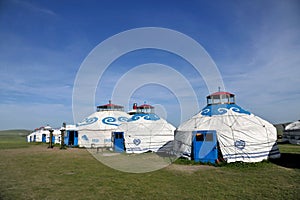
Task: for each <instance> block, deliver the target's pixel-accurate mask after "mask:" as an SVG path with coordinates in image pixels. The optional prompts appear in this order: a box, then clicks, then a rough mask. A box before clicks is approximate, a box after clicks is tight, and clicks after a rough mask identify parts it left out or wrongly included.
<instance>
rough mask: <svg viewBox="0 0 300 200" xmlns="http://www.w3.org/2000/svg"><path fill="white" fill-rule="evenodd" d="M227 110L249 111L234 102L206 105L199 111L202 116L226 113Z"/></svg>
mask: <svg viewBox="0 0 300 200" xmlns="http://www.w3.org/2000/svg"><path fill="white" fill-rule="evenodd" d="M228 111H233V112H236V113H241V114H246V115H250V114H251V113H250V112H249V111H247V110H244V109H243V108H241V107H240V106H238V105H236V104H217V105H208V106H206V107H205V108H203V109H202V110H201V111H200V114H201V115H204V116H213V115H223V114H226V113H228Z"/></svg>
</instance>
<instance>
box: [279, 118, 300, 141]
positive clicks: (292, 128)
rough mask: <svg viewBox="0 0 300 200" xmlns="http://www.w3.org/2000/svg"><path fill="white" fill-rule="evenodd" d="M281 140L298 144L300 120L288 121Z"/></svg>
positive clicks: (299, 139)
mask: <svg viewBox="0 0 300 200" xmlns="http://www.w3.org/2000/svg"><path fill="white" fill-rule="evenodd" d="M282 142H289V143H291V144H300V120H298V121H295V122H293V123H290V124H289V125H287V126H286V127H285V129H284V131H283V137H282Z"/></svg>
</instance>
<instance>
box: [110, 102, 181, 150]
mask: <svg viewBox="0 0 300 200" xmlns="http://www.w3.org/2000/svg"><path fill="white" fill-rule="evenodd" d="M130 114H131V117H130V118H129V119H128V120H127V122H124V123H122V124H121V125H120V126H119V127H118V129H117V130H116V131H115V132H114V137H113V140H114V141H113V144H114V151H117V152H123V151H126V153H143V152H148V151H152V152H157V151H158V150H159V149H161V148H162V147H163V146H164V145H166V144H168V143H169V142H171V141H173V140H174V131H175V127H174V126H173V125H172V124H170V123H168V122H167V121H166V120H164V119H162V118H160V117H159V116H158V115H156V114H155V113H154V107H153V106H151V105H149V104H143V105H141V106H137V105H136V104H134V106H133V110H132V111H130Z"/></svg>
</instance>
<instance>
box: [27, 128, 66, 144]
mask: <svg viewBox="0 0 300 200" xmlns="http://www.w3.org/2000/svg"><path fill="white" fill-rule="evenodd" d="M49 138H50V132H49V130H46V129H45V127H43V126H41V127H39V128H36V129H34V131H33V132H32V133H30V134H29V135H28V136H27V142H45V143H48V142H49ZM52 142H53V143H57V144H58V143H60V130H59V129H53V137H52Z"/></svg>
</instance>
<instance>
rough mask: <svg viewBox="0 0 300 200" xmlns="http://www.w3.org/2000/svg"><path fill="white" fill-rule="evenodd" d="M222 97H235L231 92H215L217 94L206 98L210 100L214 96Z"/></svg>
mask: <svg viewBox="0 0 300 200" xmlns="http://www.w3.org/2000/svg"><path fill="white" fill-rule="evenodd" d="M220 95H229V96H234V94H232V93H230V92H224V91H219V92H215V93H212V94H210V95H208V96H207V97H206V98H209V97H212V96H220Z"/></svg>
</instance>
